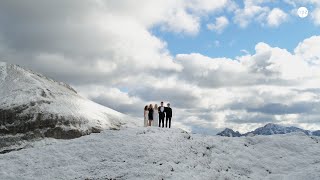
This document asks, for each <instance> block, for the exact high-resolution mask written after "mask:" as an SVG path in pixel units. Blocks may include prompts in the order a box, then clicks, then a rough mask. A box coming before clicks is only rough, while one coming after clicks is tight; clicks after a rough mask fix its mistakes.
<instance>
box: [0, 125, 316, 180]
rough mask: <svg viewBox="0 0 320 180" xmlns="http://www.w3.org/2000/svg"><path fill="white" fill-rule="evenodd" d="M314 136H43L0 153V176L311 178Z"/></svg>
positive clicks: (142, 132) (165, 132)
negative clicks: (23, 146) (42, 138)
mask: <svg viewBox="0 0 320 180" xmlns="http://www.w3.org/2000/svg"><path fill="white" fill-rule="evenodd" d="M319 141H320V137H313V136H306V135H305V134H303V133H291V134H285V135H271V136H254V137H239V138H227V137H221V136H204V135H200V134H188V133H186V132H184V131H182V130H179V129H162V128H157V127H147V128H144V127H138V128H126V129H123V130H120V131H110V130H106V131H103V132H101V133H99V134H91V135H89V136H83V137H80V138H77V139H71V140H57V139H44V140H42V141H38V142H36V143H35V144H33V145H32V146H33V147H30V148H27V149H24V150H21V151H16V152H10V153H6V154H0V159H1V160H0V179H34V180H36V179H47V180H50V179H123V180H125V179H130V180H131V179H137V180H138V179H143V180H144V179H159V180H161V179H174V180H180V179H182V180H185V179H199V180H211V179H217V180H219V179H221V180H222V179H230V180H231V179H239V180H247V179H253V180H260V179H269V180H274V179H283V180H301V179H308V180H318V179H319V177H320V154H319V149H320V143H319Z"/></svg>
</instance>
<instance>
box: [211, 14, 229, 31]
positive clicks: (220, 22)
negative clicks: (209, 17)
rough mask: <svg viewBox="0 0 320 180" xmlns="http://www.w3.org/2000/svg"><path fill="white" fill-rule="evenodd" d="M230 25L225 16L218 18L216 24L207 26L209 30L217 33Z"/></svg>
mask: <svg viewBox="0 0 320 180" xmlns="http://www.w3.org/2000/svg"><path fill="white" fill-rule="evenodd" d="M228 25H229V20H228V19H227V18H226V17H225V16H221V17H217V18H216V22H215V24H207V28H208V29H209V30H211V31H216V32H217V33H222V31H223V30H224V29H225V28H226V27H227V26H228Z"/></svg>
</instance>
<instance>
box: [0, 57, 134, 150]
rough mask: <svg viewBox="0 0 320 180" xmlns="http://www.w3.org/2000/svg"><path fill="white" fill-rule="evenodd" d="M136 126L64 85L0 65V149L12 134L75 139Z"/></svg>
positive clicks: (26, 136)
mask: <svg viewBox="0 0 320 180" xmlns="http://www.w3.org/2000/svg"><path fill="white" fill-rule="evenodd" d="M136 124H137V121H136V120H135V119H134V118H131V117H129V116H126V115H124V114H121V113H119V112H117V111H114V110H112V109H109V108H107V107H104V106H102V105H99V104H97V103H94V102H92V101H90V100H88V99H86V98H83V97H81V96H79V95H78V94H77V92H76V91H75V90H74V89H72V88H71V87H70V86H69V85H67V84H65V83H61V82H56V81H54V80H52V79H50V78H47V77H45V76H43V75H41V74H38V73H35V72H33V71H30V70H27V69H24V68H22V67H20V66H17V65H11V64H7V63H4V62H0V134H1V135H2V136H0V137H1V138H0V150H1V147H3V146H6V145H8V143H9V144H10V142H12V141H13V140H12V139H14V138H13V137H12V136H13V135H14V136H15V137H19V138H18V139H32V138H35V137H55V138H75V137H79V136H82V135H86V134H90V133H91V132H100V131H101V130H103V129H119V128H120V127H121V126H136ZM3 135H7V136H6V138H5V139H4V136H3ZM8 138H11V139H10V140H8Z"/></svg>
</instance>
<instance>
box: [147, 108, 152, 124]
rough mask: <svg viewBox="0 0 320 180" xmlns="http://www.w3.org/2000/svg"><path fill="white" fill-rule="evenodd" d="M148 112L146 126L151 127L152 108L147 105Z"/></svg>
mask: <svg viewBox="0 0 320 180" xmlns="http://www.w3.org/2000/svg"><path fill="white" fill-rule="evenodd" d="M148 111H149V112H148V119H149V121H148V126H151V124H152V121H153V106H152V104H150V105H149V108H148Z"/></svg>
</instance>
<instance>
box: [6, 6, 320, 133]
mask: <svg viewBox="0 0 320 180" xmlns="http://www.w3.org/2000/svg"><path fill="white" fill-rule="evenodd" d="M299 7H306V8H307V9H308V16H307V17H305V18H301V17H299V16H298V15H297V10H298V8H299ZM0 58H1V61H5V62H8V63H13V64H19V65H21V66H24V67H27V68H29V69H32V70H34V71H37V72H40V73H42V74H44V75H46V76H48V77H51V78H53V79H55V80H58V81H63V82H66V83H69V84H70V85H71V86H73V87H74V88H75V89H76V90H77V91H78V93H79V94H80V95H82V96H85V97H87V98H89V99H91V100H93V101H95V102H97V103H99V104H102V105H105V106H107V107H110V108H113V109H115V110H117V111H120V112H122V113H125V114H129V115H131V116H135V117H140V118H141V120H143V107H144V106H145V105H146V104H150V103H152V104H154V103H157V104H159V103H160V102H161V101H164V102H165V103H167V102H170V104H171V106H172V108H173V113H174V115H173V116H174V117H173V126H174V127H179V128H183V129H186V130H189V131H192V132H194V133H205V134H215V133H217V132H218V131H221V130H223V129H224V128H226V127H228V128H232V129H234V130H238V131H240V132H247V131H250V130H253V129H255V128H257V127H260V126H262V125H264V124H266V123H277V124H282V125H288V126H290V125H293V126H297V127H301V128H305V129H310V130H316V129H320V121H319V120H320V87H319V85H320V83H319V82H320V1H318V0H305V1H300V0H282V1H276V0H237V1H235V0H161V1H160V0H139V1H138V2H137V1H133V0H92V1H77V0H69V1H63V0H57V1H51V0H41V1H40V0H26V1H2V2H0Z"/></svg>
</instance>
